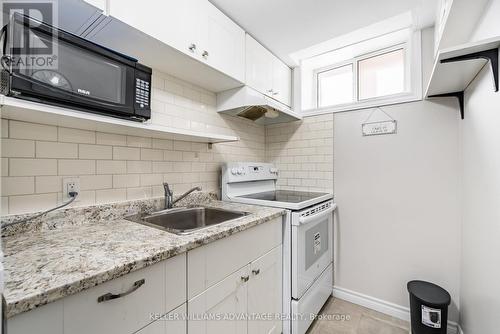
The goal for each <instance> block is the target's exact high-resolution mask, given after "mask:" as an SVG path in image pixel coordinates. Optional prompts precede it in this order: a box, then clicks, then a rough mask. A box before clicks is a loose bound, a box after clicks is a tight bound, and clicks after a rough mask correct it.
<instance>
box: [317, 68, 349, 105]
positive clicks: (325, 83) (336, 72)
mask: <svg viewBox="0 0 500 334" xmlns="http://www.w3.org/2000/svg"><path fill="white" fill-rule="evenodd" d="M352 72H353V71H352V64H349V65H345V66H341V67H337V68H334V69H331V70H327V71H324V72H319V73H318V78H317V80H318V83H317V85H318V105H319V106H320V107H323V106H331V105H336V104H344V103H349V102H352V101H353V99H354V92H353V90H352V83H353V78H352V76H353V73H352Z"/></svg>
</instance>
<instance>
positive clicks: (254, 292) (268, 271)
mask: <svg viewBox="0 0 500 334" xmlns="http://www.w3.org/2000/svg"><path fill="white" fill-rule="evenodd" d="M281 252H282V248H281V246H279V247H276V248H275V249H273V250H272V251H270V252H269V253H267V254H265V255H264V256H262V257H261V258H259V259H257V260H256V261H254V262H252V263H251V264H250V279H249V280H248V314H250V315H255V317H254V318H252V319H250V320H249V321H248V333H249V334H260V333H264V334H279V333H281V330H282V327H283V326H282V321H281V320H280V319H279V318H278V316H280V315H281V312H282V295H283V289H282V286H283V285H282V281H283V279H282V269H281V268H282V265H281V264H282V257H281Z"/></svg>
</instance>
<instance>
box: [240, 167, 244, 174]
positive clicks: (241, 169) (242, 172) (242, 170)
mask: <svg viewBox="0 0 500 334" xmlns="http://www.w3.org/2000/svg"><path fill="white" fill-rule="evenodd" d="M243 174H245V170H244V169H243V168H241V167H240V168H238V175H243Z"/></svg>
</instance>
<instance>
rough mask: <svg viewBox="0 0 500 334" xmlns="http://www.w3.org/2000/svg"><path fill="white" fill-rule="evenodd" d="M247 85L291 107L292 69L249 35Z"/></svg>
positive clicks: (247, 44)
mask: <svg viewBox="0 0 500 334" xmlns="http://www.w3.org/2000/svg"><path fill="white" fill-rule="evenodd" d="M246 84H247V85H248V86H250V87H252V88H253V89H255V90H257V91H259V92H261V93H263V94H265V95H267V96H269V97H272V98H273V99H276V100H278V101H279V102H281V103H284V104H286V105H287V106H291V85H292V71H291V69H290V68H289V67H288V66H287V65H286V64H285V63H283V62H282V61H281V60H279V59H278V58H277V57H275V56H274V55H273V54H272V53H271V52H269V50H267V49H266V48H264V47H263V46H262V45H261V44H260V43H259V42H257V41H256V40H255V39H253V38H252V37H251V36H250V35H248V34H247V35H246Z"/></svg>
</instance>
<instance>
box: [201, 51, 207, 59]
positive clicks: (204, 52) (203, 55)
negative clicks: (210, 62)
mask: <svg viewBox="0 0 500 334" xmlns="http://www.w3.org/2000/svg"><path fill="white" fill-rule="evenodd" d="M201 56H202V57H203V58H205V59H207V58H208V51H207V50H204V51H203V53H202V54H201Z"/></svg>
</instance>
